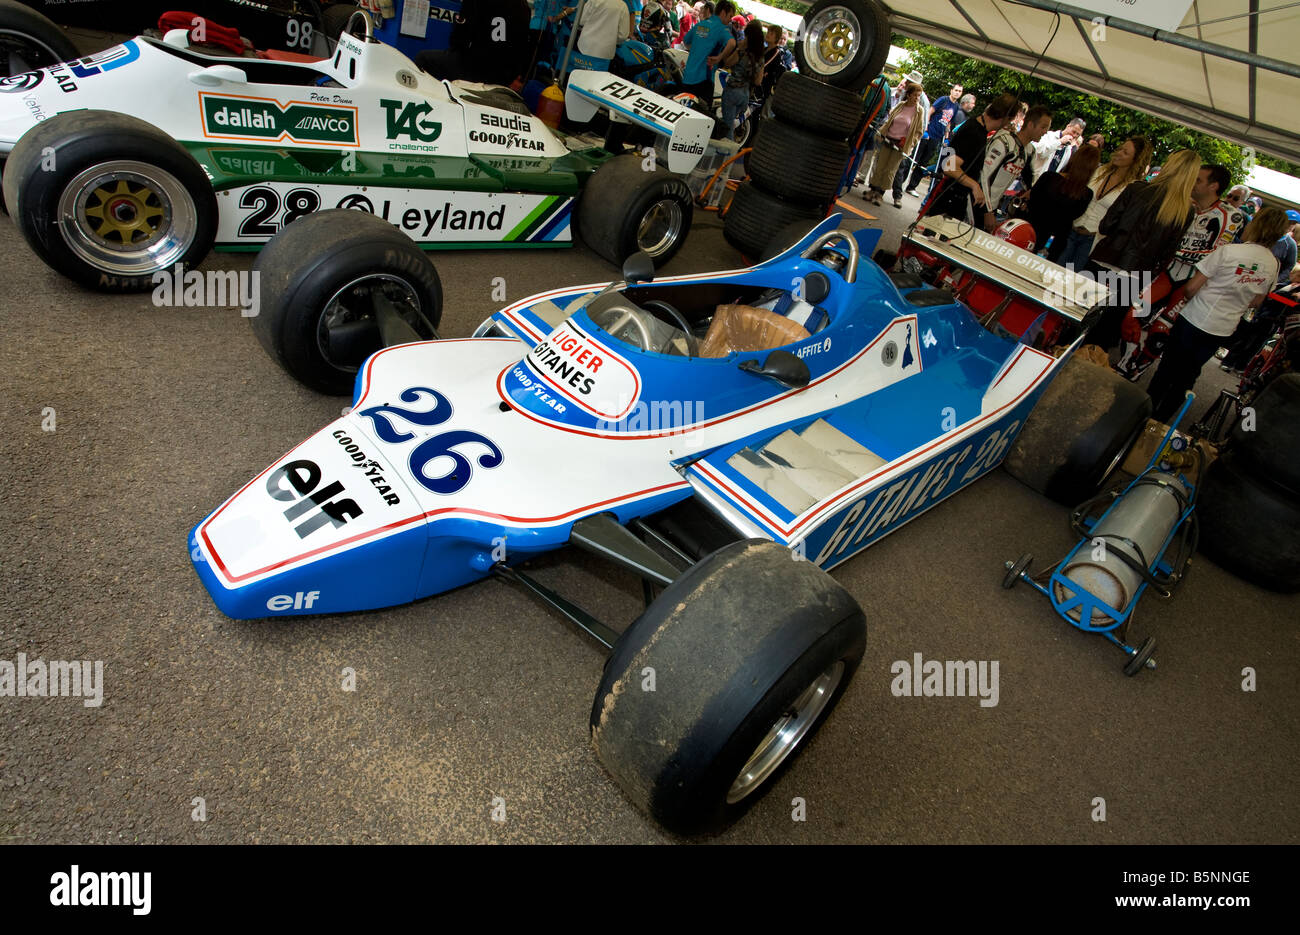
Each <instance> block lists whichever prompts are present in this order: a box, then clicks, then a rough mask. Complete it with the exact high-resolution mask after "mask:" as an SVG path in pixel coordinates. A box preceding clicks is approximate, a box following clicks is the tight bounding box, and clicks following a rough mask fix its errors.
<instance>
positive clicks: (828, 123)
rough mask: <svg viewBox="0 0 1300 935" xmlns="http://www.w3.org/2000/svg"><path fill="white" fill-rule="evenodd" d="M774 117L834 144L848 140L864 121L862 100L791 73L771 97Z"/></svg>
mask: <svg viewBox="0 0 1300 935" xmlns="http://www.w3.org/2000/svg"><path fill="white" fill-rule="evenodd" d="M771 105H772V114H773V115H774V116H775V117H776V118H777V119H778V120H783V121H785V122H786V123H788V124H792V125H793V126H796V127H802V128H803V129H805V130H810V131H812V132H813V133H817V134H819V135H821V136H824V137H827V138H829V139H832V140H844V139H848V136H849V134H850V133H852V132H853V131H854V130H855V129H857V126H858V121H859V120H861V119H862V96H861V95H859V94H857V93H855V92H853V91H849V90H847V89H845V88H837V87H835V86H833V85H829V84H824V83H822V82H821V81H818V80H817V79H816V78H810V77H809V76H808V75H801V74H799V73H798V72H793V71H787V72H786V73H785V74H784V75H782V76H781V78H780V80H778V81H777V83H776V88H775V90H774V91H773V92H772V97H771Z"/></svg>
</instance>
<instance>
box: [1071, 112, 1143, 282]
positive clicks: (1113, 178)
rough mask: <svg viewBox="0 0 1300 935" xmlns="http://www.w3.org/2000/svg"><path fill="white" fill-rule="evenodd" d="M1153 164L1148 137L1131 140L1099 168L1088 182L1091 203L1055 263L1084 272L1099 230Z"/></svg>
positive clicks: (1076, 221) (1136, 137) (1132, 138)
mask: <svg viewBox="0 0 1300 935" xmlns="http://www.w3.org/2000/svg"><path fill="white" fill-rule="evenodd" d="M1149 162H1151V141H1150V140H1148V139H1147V138H1146V137H1145V136H1131V137H1129V138H1128V139H1127V140H1125V141H1124V144H1123V145H1122V146H1120V147H1119V148H1118V149H1116V150H1115V151H1114V152H1113V153H1111V154H1110V160H1109V161H1107V162H1106V163H1104V164H1103V165H1101V166H1099V167H1098V168H1097V171H1096V172H1094V173H1093V174H1092V180H1091V181H1090V182H1088V188H1089V189H1091V190H1092V201H1091V202H1089V203H1088V207H1087V208H1086V209H1085V210H1084V212H1083V214H1081V215H1079V217H1078V218H1076V219H1075V221H1074V224H1073V226H1072V227H1071V228H1070V233H1069V234H1068V235H1067V237H1066V242H1065V249H1064V250H1062V251H1061V255H1060V258H1059V259H1058V260H1057V261H1056V262H1058V263H1060V264H1061V265H1062V266H1070V267H1073V268H1074V269H1083V268H1084V266H1086V265H1087V263H1088V254H1089V253H1091V252H1092V247H1093V243H1094V242H1095V241H1096V239H1097V226H1098V225H1099V224H1100V223H1101V219H1102V218H1104V217H1105V216H1106V212H1107V211H1109V210H1110V206H1111V205H1113V204H1114V203H1115V202H1116V201H1117V200H1118V199H1119V196H1120V195H1121V194H1123V193H1124V189H1125V188H1127V187H1128V186H1129V185H1131V184H1132V183H1133V182H1136V181H1137V180H1138V179H1140V178H1142V177H1143V176H1144V175H1146V174H1147V164H1148V163H1149Z"/></svg>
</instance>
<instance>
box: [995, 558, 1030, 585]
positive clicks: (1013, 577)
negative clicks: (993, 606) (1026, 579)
mask: <svg viewBox="0 0 1300 935" xmlns="http://www.w3.org/2000/svg"><path fill="white" fill-rule="evenodd" d="M1033 563H1034V557H1033V556H1032V555H1030V554H1029V553H1028V552H1026V553H1025V554H1024V555H1022V556H1020V557H1019V558H1018V559H1016V560H1015V561H1014V562H1007V563H1006V569H1007V573H1006V574H1005V575H1003V576H1002V587H1004V588H1014V587H1015V586H1016V582H1017V581H1019V580H1020V576H1021V574H1023V573H1024V572H1026V571H1028V570H1029V566H1030V565H1032V564H1033Z"/></svg>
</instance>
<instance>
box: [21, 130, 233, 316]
mask: <svg viewBox="0 0 1300 935" xmlns="http://www.w3.org/2000/svg"><path fill="white" fill-rule="evenodd" d="M4 199H5V205H6V206H7V208H8V210H9V214H10V215H12V216H13V218H14V220H15V222H16V223H17V225H18V230H19V231H20V232H21V233H22V235H23V238H24V239H25V240H26V241H27V243H28V245H29V246H30V247H31V248H32V250H33V251H35V252H36V255H37V256H39V257H40V258H41V259H42V260H44V261H45V262H46V263H47V264H48V265H49V266H50V267H51V268H52V269H54V270H56V271H58V272H60V273H62V274H63V275H64V276H67V277H68V278H69V279H72V280H75V281H76V282H79V283H81V284H82V285H83V286H86V287H88V288H91V289H98V290H101V291H103V292H138V291H140V290H144V289H150V288H152V287H153V285H154V283H153V276H154V274H155V273H158V272H161V271H164V270H167V269H169V268H171V267H172V266H174V265H175V264H177V263H184V264H185V265H186V266H197V265H198V264H199V263H201V262H202V261H203V258H204V257H205V256H207V255H208V251H209V250H210V249H212V241H213V238H214V237H215V236H216V229H217V199H216V195H215V194H214V192H213V191H212V185H211V183H210V182H209V181H208V177H207V175H206V174H205V173H204V172H203V169H201V168H200V167H199V164H198V163H197V162H196V161H195V160H194V157H193V156H191V155H190V154H189V153H188V152H186V151H185V149H184V148H183V147H182V146H181V145H180V144H179V143H177V142H176V141H175V140H173V139H172V138H171V137H169V136H168V135H167V134H165V133H163V132H162V131H161V130H159V129H158V128H157V127H155V126H153V125H152V124H149V123H146V122H144V121H143V120H137V119H136V118H135V117H128V116H127V115H125V114H116V113H109V112H107V111H99V110H81V111H71V112H68V113H64V114H57V115H56V116H53V117H51V118H49V119H48V120H44V121H42V122H41V123H39V124H37V125H36V126H35V127H33V128H32V129H30V130H28V131H27V132H26V133H25V134H23V136H22V138H21V139H19V140H18V144H17V145H16V146H15V147H14V148H13V152H12V153H10V155H9V160H8V161H7V162H6V163H5V170H4Z"/></svg>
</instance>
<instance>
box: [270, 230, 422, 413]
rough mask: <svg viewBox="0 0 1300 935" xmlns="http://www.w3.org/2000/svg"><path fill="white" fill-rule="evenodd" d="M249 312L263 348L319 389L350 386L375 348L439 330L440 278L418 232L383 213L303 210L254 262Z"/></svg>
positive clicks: (339, 391) (337, 391)
mask: <svg viewBox="0 0 1300 935" xmlns="http://www.w3.org/2000/svg"><path fill="white" fill-rule="evenodd" d="M254 270H256V275H257V277H258V282H259V285H260V288H261V308H260V312H259V314H258V315H256V316H254V317H253V318H252V319H250V320H251V321H252V323H253V332H254V333H255V334H256V335H257V339H258V340H259V341H260V342H261V343H262V347H263V348H265V349H266V352H267V353H268V354H270V355H271V357H272V358H273V359H274V360H275V361H276V363H278V364H279V365H280V366H281V367H283V368H284V370H285V371H286V372H287V373H288V374H289V375H290V376H292V377H293V378H294V379H296V380H297V381H298V382H300V383H302V384H303V385H304V386H307V387H310V388H311V389H313V390H316V391H317V392H319V393H325V394H328V395H333V396H343V395H346V394H348V393H351V392H352V388H353V385H354V383H355V381H356V376H357V371H358V370H359V369H360V367H361V365H362V364H363V363H365V361H366V358H368V357H369V356H370V355H371V354H373V353H374V352H375V351H378V350H380V349H382V348H384V347H390V346H392V345H394V344H408V343H410V342H413V341H423V340H429V339H432V338H436V337H437V336H438V331H437V329H438V324H439V322H441V321H442V282H441V281H440V280H439V279H438V271H437V270H436V269H435V268H434V266H433V263H431V262H430V261H429V258H428V257H426V256H425V255H424V252H423V251H422V250H421V249H420V248H419V247H418V246H416V245H415V242H414V241H413V240H411V238H409V237H407V236H406V235H405V234H403V233H401V232H400V231H398V230H397V229H395V228H394V227H393V225H392V224H389V223H388V222H387V221H384V220H383V219H381V218H377V217H375V216H374V215H372V214H366V213H365V212H361V211H350V210H347V209H333V210H329V211H319V212H317V213H315V214H309V215H307V216H306V217H302V218H299V219H298V220H296V221H294V222H293V223H292V224H289V225H288V226H286V227H285V228H284V230H282V231H281V232H280V233H279V234H277V235H276V236H275V237H273V238H272V239H271V242H270V243H269V244H267V246H266V249H264V250H263V251H262V252H261V254H260V255H259V256H258V258H257V264H256V265H255V266H254Z"/></svg>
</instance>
